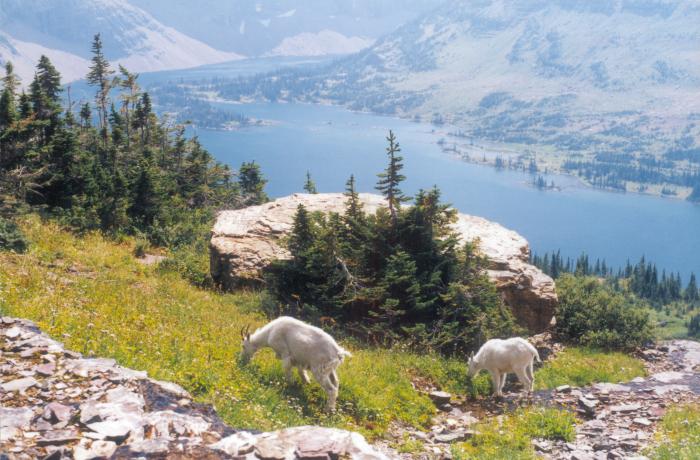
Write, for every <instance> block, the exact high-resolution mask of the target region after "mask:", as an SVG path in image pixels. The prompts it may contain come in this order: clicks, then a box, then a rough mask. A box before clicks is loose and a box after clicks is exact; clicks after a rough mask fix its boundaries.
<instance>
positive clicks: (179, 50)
mask: <svg viewBox="0 0 700 460" xmlns="http://www.w3.org/2000/svg"><path fill="white" fill-rule="evenodd" d="M97 32H100V33H101V34H102V40H103V42H104V47H105V54H106V56H107V58H108V59H110V61H112V62H114V63H122V64H124V65H126V66H127V67H128V68H129V69H131V70H132V71H137V72H146V71H153V70H167V69H177V68H186V67H194V66H199V65H204V64H211V63H216V62H223V61H230V60H234V59H237V58H240V57H241V56H240V55H238V54H236V53H232V52H225V51H220V50H217V49H215V48H213V47H211V46H209V45H207V44H205V43H203V42H201V41H199V40H196V39H194V38H192V37H190V36H188V35H185V34H183V33H181V32H179V31H177V30H175V29H173V28H172V27H168V26H165V25H163V24H162V23H161V22H159V21H158V20H156V19H155V18H154V17H153V16H151V15H150V14H149V13H147V12H145V11H144V10H142V9H140V8H137V7H135V6H133V5H131V4H130V3H129V2H127V1H126V0H31V1H26V0H0V61H2V62H4V61H6V60H12V61H13V62H14V63H15V64H16V67H17V71H18V73H19V74H20V76H21V77H22V78H23V79H24V80H25V81H26V80H27V79H29V78H31V76H32V74H33V69H32V68H33V65H34V63H35V62H36V60H37V58H38V56H39V55H41V54H46V55H47V56H48V57H49V58H50V59H51V60H52V61H53V62H54V64H55V65H56V66H57V67H58V69H59V70H60V71H61V72H62V73H63V74H64V76H65V79H66V80H71V79H75V78H78V77H80V76H82V75H83V74H84V71H85V69H86V68H87V61H86V60H87V59H89V57H90V44H91V42H92V37H93V35H94V34H95V33H97Z"/></svg>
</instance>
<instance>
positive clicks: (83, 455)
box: [73, 440, 117, 460]
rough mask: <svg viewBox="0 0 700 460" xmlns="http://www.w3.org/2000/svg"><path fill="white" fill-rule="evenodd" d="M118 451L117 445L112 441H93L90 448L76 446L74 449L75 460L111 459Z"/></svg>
mask: <svg viewBox="0 0 700 460" xmlns="http://www.w3.org/2000/svg"><path fill="white" fill-rule="evenodd" d="M116 450H117V445H116V444H115V443H114V442H112V441H101V440H97V441H93V442H92V444H90V446H89V447H83V446H76V447H75V448H74V449H73V459H74V460H94V459H96V458H110V457H111V456H112V455H113V454H114V452H115V451H116Z"/></svg>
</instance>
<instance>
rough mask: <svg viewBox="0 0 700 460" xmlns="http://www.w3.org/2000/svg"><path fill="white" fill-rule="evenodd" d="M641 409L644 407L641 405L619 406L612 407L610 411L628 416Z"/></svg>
mask: <svg viewBox="0 0 700 460" xmlns="http://www.w3.org/2000/svg"><path fill="white" fill-rule="evenodd" d="M641 407H642V405H641V404H639V403H631V404H619V405H617V406H612V407H610V411H612V412H619V413H623V414H627V413H630V412H635V411H638V410H639V409H640V408H641Z"/></svg>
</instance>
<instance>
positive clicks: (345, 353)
mask: <svg viewBox="0 0 700 460" xmlns="http://www.w3.org/2000/svg"><path fill="white" fill-rule="evenodd" d="M346 356H347V357H348V358H352V353H350V352H349V351H347V350H346V349H345V348H343V347H339V349H338V358H340V361H343V359H345V357H346Z"/></svg>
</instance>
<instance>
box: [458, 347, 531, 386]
mask: <svg viewBox="0 0 700 460" xmlns="http://www.w3.org/2000/svg"><path fill="white" fill-rule="evenodd" d="M535 358H536V359H537V361H538V362H539V361H540V355H539V353H537V349H536V348H535V347H533V346H532V345H531V344H530V343H529V342H528V341H527V340H525V339H521V338H520V337H514V338H511V339H507V340H501V339H491V340H489V341H488V342H486V343H485V344H484V345H483V346H482V347H481V348H480V349H479V352H478V353H477V354H476V356H474V352H472V354H471V355H470V356H469V377H470V378H471V377H473V376H474V375H476V374H478V373H479V371H480V370H482V369H486V370H487V371H489V373H490V374H491V380H493V387H494V389H495V393H496V397H502V396H503V385H505V384H506V376H507V375H508V373H509V372H514V373H515V374H516V375H517V376H518V380H520V383H522V384H523V386H524V387H525V389H526V390H527V392H528V393H531V392H532V389H533V387H534V384H535V375H534V373H533V372H532V362H533V360H534V359H535Z"/></svg>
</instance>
